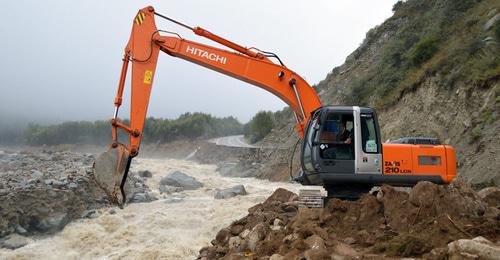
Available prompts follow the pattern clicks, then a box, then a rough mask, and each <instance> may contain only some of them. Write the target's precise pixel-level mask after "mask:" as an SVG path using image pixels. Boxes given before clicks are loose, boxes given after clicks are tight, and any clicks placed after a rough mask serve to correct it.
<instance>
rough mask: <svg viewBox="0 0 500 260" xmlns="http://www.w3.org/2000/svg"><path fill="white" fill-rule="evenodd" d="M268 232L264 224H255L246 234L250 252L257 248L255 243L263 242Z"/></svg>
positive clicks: (267, 227)
mask: <svg viewBox="0 0 500 260" xmlns="http://www.w3.org/2000/svg"><path fill="white" fill-rule="evenodd" d="M268 232H269V226H267V225H266V224H264V223H259V224H257V225H256V226H255V227H254V228H253V229H252V231H250V233H249V234H248V238H247V240H248V246H249V248H250V251H252V252H254V251H255V249H256V247H257V242H259V241H261V240H263V239H264V238H265V237H266V235H267V233H268Z"/></svg>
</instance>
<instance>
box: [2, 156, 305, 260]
mask: <svg viewBox="0 0 500 260" xmlns="http://www.w3.org/2000/svg"><path fill="white" fill-rule="evenodd" d="M215 169H216V166H214V165H202V164H196V163H194V162H189V161H182V160H173V159H135V160H134V162H133V166H132V170H135V171H138V170H149V171H151V172H152V173H153V177H152V178H150V179H148V180H147V184H148V185H149V187H150V188H151V189H152V190H154V191H156V192H158V186H159V181H160V178H161V177H162V176H163V175H166V174H168V173H170V172H172V171H174V170H180V171H182V172H185V173H186V174H188V175H190V176H193V177H195V178H196V179H198V180H199V181H201V182H203V184H204V187H202V188H200V189H198V190H193V191H183V192H181V193H179V194H177V195H169V196H164V195H160V194H159V193H158V194H157V195H158V198H160V199H159V200H157V201H154V202H150V203H135V204H129V205H128V206H127V207H126V208H125V209H123V210H121V209H119V208H106V209H102V210H99V212H100V213H101V215H100V216H99V217H97V218H95V219H82V220H77V221H74V222H72V223H70V224H69V225H67V226H66V227H65V228H64V229H63V230H62V231H61V232H59V233H57V234H56V235H54V236H51V237H46V238H41V239H32V240H31V242H30V243H29V244H28V245H26V246H24V247H22V248H19V249H17V250H12V251H11V250H6V249H0V259H195V258H196V256H197V254H198V251H199V250H200V249H201V248H202V247H204V246H207V245H209V244H210V241H211V240H212V239H214V238H215V235H216V233H217V231H218V230H220V229H221V228H223V227H225V226H228V225H229V224H230V223H231V222H232V221H234V220H236V219H238V218H241V217H243V216H245V215H246V214H247V213H248V212H247V209H248V208H250V207H251V206H253V205H255V204H257V203H260V202H262V201H264V200H265V199H266V198H267V197H268V196H270V195H271V194H272V192H273V191H274V190H276V189H277V188H278V187H282V188H286V189H289V190H291V191H294V192H298V190H299V189H300V187H301V186H300V185H298V184H289V183H277V182H269V181H265V180H258V179H254V178H230V177H222V176H221V175H220V174H219V173H217V172H216V170H215ZM237 184H243V185H245V189H246V190H247V192H248V195H246V196H237V197H234V198H230V199H224V200H216V199H214V198H213V195H214V193H215V189H216V188H228V187H232V186H234V185H237ZM172 196H176V197H177V198H179V197H183V200H181V201H180V202H172ZM113 209H114V211H115V212H116V213H114V214H111V213H112V212H110V211H113Z"/></svg>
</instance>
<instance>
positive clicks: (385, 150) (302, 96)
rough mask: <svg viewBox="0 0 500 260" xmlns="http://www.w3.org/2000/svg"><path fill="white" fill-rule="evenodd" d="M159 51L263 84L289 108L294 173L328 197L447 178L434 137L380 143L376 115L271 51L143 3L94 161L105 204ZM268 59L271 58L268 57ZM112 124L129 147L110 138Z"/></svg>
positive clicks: (115, 195) (450, 168) (135, 138)
mask: <svg viewBox="0 0 500 260" xmlns="http://www.w3.org/2000/svg"><path fill="white" fill-rule="evenodd" d="M155 17H160V18H163V19H166V20H168V21H170V22H173V23H175V24H177V25H179V26H182V27H184V28H187V29H189V30H191V31H193V32H194V33H195V34H196V35H199V36H201V37H205V38H207V39H209V40H211V41H214V42H216V43H219V44H221V45H223V46H225V47H227V48H229V49H230V50H227V49H222V48H218V47H213V46H209V45H205V44H201V43H198V42H194V41H189V40H186V39H184V38H182V37H181V36H180V35H179V34H177V33H175V32H171V31H163V30H158V29H157V27H156V24H155ZM160 51H162V52H164V53H166V54H168V55H170V56H173V57H177V58H181V59H184V60H187V61H190V62H193V63H195V64H198V65H201V66H203V67H206V68H208V69H211V70H214V71H217V72H220V73H223V74H225V75H228V76H230V77H233V78H236V79H239V80H242V81H245V82H247V83H250V84H251V85H255V86H257V87H260V88H263V89H265V90H267V91H269V92H271V93H272V94H274V95H276V96H277V97H279V98H280V99H281V100H283V101H284V102H285V103H287V104H288V105H289V106H290V107H291V109H292V110H293V114H294V116H295V120H296V128H297V131H298V134H299V138H300V139H301V144H302V145H301V151H300V154H301V158H300V161H301V170H300V172H299V174H298V175H297V176H296V177H295V178H294V179H295V180H296V181H298V182H300V183H302V184H305V185H320V186H323V187H325V189H326V190H327V191H328V196H333V197H350V196H354V197H356V196H358V195H359V194H360V193H362V192H367V191H369V189H371V188H372V187H373V186H374V185H380V184H392V185H396V186H411V185H414V184H416V183H417V182H419V181H423V180H427V181H431V182H434V183H449V182H451V181H452V180H453V179H454V178H455V176H456V161H455V152H454V149H453V148H452V147H451V146H447V145H441V144H439V141H438V140H437V139H435V138H424V137H406V138H402V139H398V140H396V141H394V142H392V143H383V144H382V142H381V140H380V127H379V124H378V119H377V113H376V112H375V110H374V109H372V108H369V107H359V106H324V105H322V104H321V101H320V99H319V97H318V95H317V94H316V92H315V90H314V89H313V88H312V87H311V86H310V85H309V84H308V83H307V82H306V81H305V80H304V79H303V78H302V77H301V76H300V75H298V74H297V73H295V72H294V71H292V70H290V69H289V68H287V67H286V66H285V65H284V64H283V63H282V61H281V59H280V58H279V57H278V56H277V55H276V54H274V53H272V52H266V51H262V50H259V49H257V48H246V47H243V46H241V45H239V44H236V43H234V42H231V41H229V40H226V39H224V38H222V37H220V36H218V35H216V34H213V33H211V32H209V31H208V30H206V29H204V28H201V27H194V28H193V27H190V26H188V25H186V24H183V23H181V22H178V21H176V20H173V19H171V18H169V17H166V16H164V15H162V14H159V13H157V12H155V10H154V8H153V7H145V8H143V9H141V10H139V12H138V13H137V15H136V16H135V18H134V21H133V27H132V33H131V35H130V39H129V42H128V44H127V46H126V47H125V54H124V58H123V66H122V71H121V76H120V81H119V85H118V92H117V95H116V98H115V100H114V104H115V111H114V117H113V119H112V120H111V125H112V138H113V139H112V143H111V145H110V148H109V150H108V151H107V152H105V153H103V154H101V155H99V156H98V157H97V159H96V161H95V164H94V176H95V178H96V181H97V183H98V185H99V186H100V187H101V188H102V189H103V190H104V191H105V192H106V194H107V195H108V197H109V198H110V200H111V201H112V202H115V203H117V204H120V205H122V204H123V203H125V202H126V196H125V190H124V187H125V183H126V180H127V175H128V171H129V168H130V164H131V161H132V158H134V157H136V156H137V155H138V154H139V150H140V144H141V138H142V135H143V129H144V122H145V119H146V113H147V108H148V104H149V97H150V93H151V88H152V86H153V82H154V78H155V73H156V65H157V60H158V55H159V53H160ZM273 60H275V61H277V62H273ZM130 63H132V80H131V111H130V125H125V124H124V123H122V122H120V121H119V120H118V111H119V108H120V105H121V104H122V95H123V91H124V87H125V79H126V75H127V71H128V66H129V64H130ZM118 129H121V130H123V131H125V132H126V133H127V134H128V135H129V144H122V143H119V142H118Z"/></svg>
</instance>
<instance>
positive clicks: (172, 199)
mask: <svg viewBox="0 0 500 260" xmlns="http://www.w3.org/2000/svg"><path fill="white" fill-rule="evenodd" d="M182 201H184V198H182V197H176V196H174V197H169V198H167V199H166V200H165V203H167V204H170V203H179V202H182Z"/></svg>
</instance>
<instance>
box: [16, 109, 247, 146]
mask: <svg viewBox="0 0 500 260" xmlns="http://www.w3.org/2000/svg"><path fill="white" fill-rule="evenodd" d="M124 123H125V124H127V125H128V124H129V122H128V120H124ZM242 132H243V125H242V124H241V123H240V122H238V120H236V119H235V118H234V117H225V118H216V117H213V116H211V115H208V114H204V113H186V114H183V115H181V116H180V117H179V118H177V119H174V120H170V119H158V118H152V117H150V118H148V119H147V120H146V122H145V124H144V135H143V142H144V143H167V142H171V141H174V140H178V139H183V138H188V139H192V138H211V137H217V136H225V135H234V134H240V133H242ZM24 136H25V142H26V143H27V144H29V145H43V144H46V145H57V144H83V143H85V144H107V143H109V142H111V125H110V123H109V121H95V122H86V121H82V122H64V123H62V124H58V125H49V126H41V125H35V124H32V125H30V126H29V127H28V128H27V129H26V130H25V132H24ZM119 136H122V137H126V135H124V134H120V133H119ZM120 141H123V142H126V140H120Z"/></svg>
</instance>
